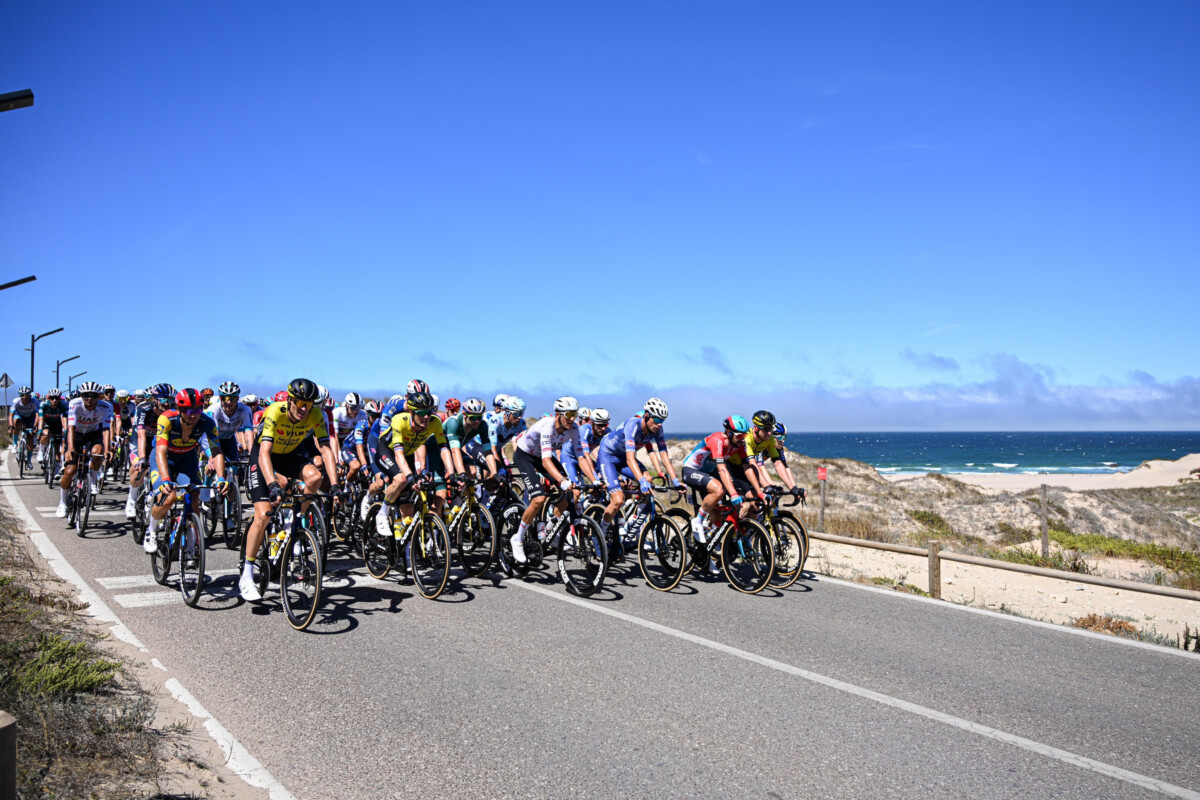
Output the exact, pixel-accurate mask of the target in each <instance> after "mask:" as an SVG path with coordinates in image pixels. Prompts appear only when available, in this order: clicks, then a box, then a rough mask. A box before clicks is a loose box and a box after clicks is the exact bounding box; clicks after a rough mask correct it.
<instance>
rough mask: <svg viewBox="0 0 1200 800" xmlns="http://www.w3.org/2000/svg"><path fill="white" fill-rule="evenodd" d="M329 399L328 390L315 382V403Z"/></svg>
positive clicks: (321, 402) (319, 403)
mask: <svg viewBox="0 0 1200 800" xmlns="http://www.w3.org/2000/svg"><path fill="white" fill-rule="evenodd" d="M328 399H329V390H328V389H326V388H325V387H324V386H322V385H321V384H319V383H318V384H317V405H321V404H323V403H324V402H325V401H326V400H328Z"/></svg>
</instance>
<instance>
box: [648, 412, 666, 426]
mask: <svg viewBox="0 0 1200 800" xmlns="http://www.w3.org/2000/svg"><path fill="white" fill-rule="evenodd" d="M650 419H651V420H652V421H653V422H655V423H656V424H658V425H662V424H663V423H664V422H666V421H667V418H666V417H656V416H654V415H653V414H651V415H650Z"/></svg>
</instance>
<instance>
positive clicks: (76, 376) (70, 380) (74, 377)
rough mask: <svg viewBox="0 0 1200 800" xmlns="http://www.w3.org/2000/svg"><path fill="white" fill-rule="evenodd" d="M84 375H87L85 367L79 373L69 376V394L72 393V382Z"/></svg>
mask: <svg viewBox="0 0 1200 800" xmlns="http://www.w3.org/2000/svg"><path fill="white" fill-rule="evenodd" d="M84 375H87V370H86V369H85V370H84V371H83V372H81V373H79V374H78V375H72V376H71V377H69V378H67V394H70V393H71V383H72V382H73V381H74V380H75V379H76V378H82V377H83V376H84Z"/></svg>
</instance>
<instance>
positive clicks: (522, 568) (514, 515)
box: [498, 500, 537, 578]
mask: <svg viewBox="0 0 1200 800" xmlns="http://www.w3.org/2000/svg"><path fill="white" fill-rule="evenodd" d="M524 513H525V504H524V503H522V502H521V501H520V500H514V501H512V502H511V503H509V504H508V505H506V506H505V507H504V510H503V511H501V512H500V542H499V545H500V546H499V548H498V551H499V558H500V569H501V570H502V571H503V572H504V576H505V577H507V578H511V577H513V576H514V575H515V576H516V577H518V578H523V577H525V575H526V574H527V573H528V572H529V552H528V548H526V553H525V563H524V564H522V563H520V562H519V561H517V560H516V558H514V557H513V552H512V537H513V534H515V533H516V532H517V529H518V528H519V527H520V525H521V516H522V515H523V514H524ZM536 537H537V534H536V533H534V538H536Z"/></svg>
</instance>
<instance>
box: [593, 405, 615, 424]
mask: <svg viewBox="0 0 1200 800" xmlns="http://www.w3.org/2000/svg"><path fill="white" fill-rule="evenodd" d="M611 419H612V415H611V414H609V413H608V409H607V408H596V409H593V410H592V422H593V423H599V424H601V425H603V424H604V423H606V422H608V421H609V420H611Z"/></svg>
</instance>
